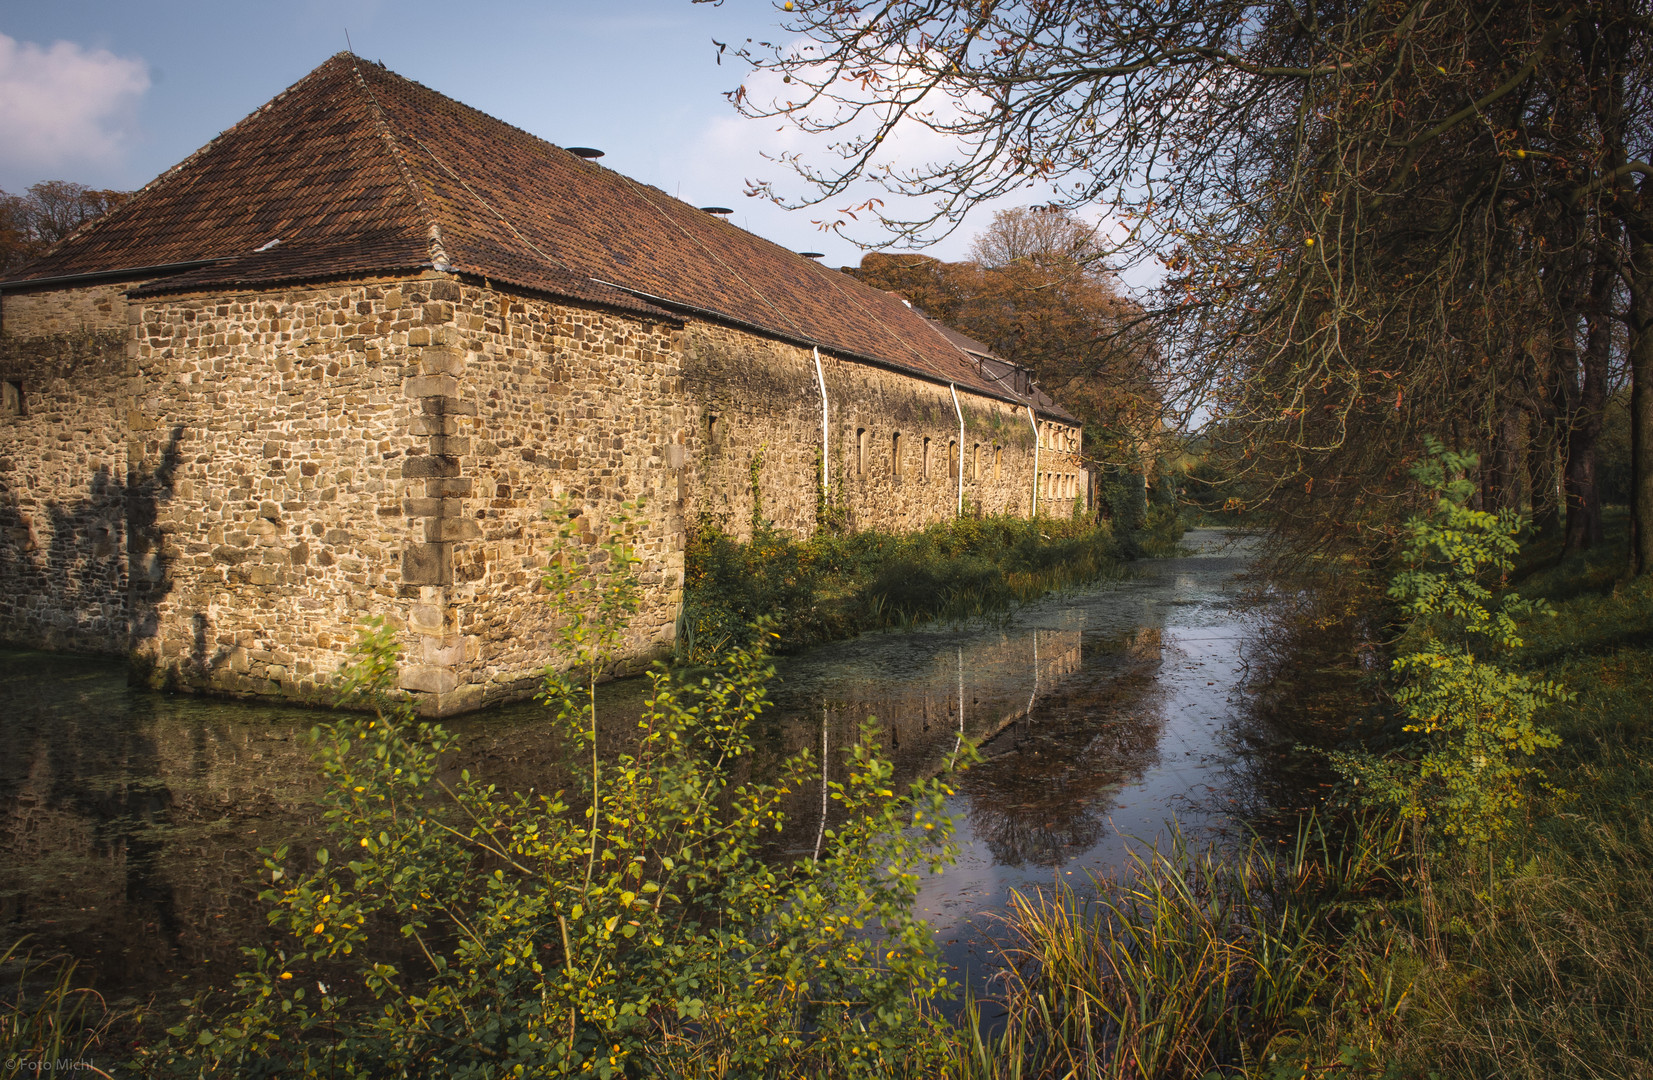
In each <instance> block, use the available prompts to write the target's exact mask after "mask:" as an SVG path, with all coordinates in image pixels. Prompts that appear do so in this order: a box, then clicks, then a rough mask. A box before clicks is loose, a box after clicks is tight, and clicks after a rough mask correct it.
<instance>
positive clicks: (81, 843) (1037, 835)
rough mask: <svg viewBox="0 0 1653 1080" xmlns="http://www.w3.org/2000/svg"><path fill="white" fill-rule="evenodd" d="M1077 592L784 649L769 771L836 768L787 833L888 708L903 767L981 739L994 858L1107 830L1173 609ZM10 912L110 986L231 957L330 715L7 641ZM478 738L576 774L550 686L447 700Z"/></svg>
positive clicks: (942, 760)
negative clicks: (1136, 624) (474, 707)
mask: <svg viewBox="0 0 1653 1080" xmlns="http://www.w3.org/2000/svg"><path fill="white" fill-rule="evenodd" d="M1084 625H1085V622H1084V615H1083V613H1082V612H1067V613H1066V614H1063V613H1061V612H1054V613H1047V614H1046V616H1045V618H1044V621H1043V624H1042V625H1040V626H1039V627H1037V628H1020V629H1014V630H1003V631H1000V630H992V631H984V630H981V629H975V630H971V631H961V632H957V633H947V632H943V631H935V632H930V633H927V634H918V635H899V636H898V635H869V636H868V637H865V638H862V639H859V640H857V641H853V642H845V643H842V644H841V645H838V646H833V647H831V648H829V649H825V650H817V651H816V652H814V653H811V654H808V655H806V656H803V657H798V658H794V659H791V660H786V661H783V662H782V663H781V664H780V677H779V679H778V680H777V683H776V685H775V687H774V707H773V708H772V709H771V711H770V712H769V713H767V714H765V717H764V719H763V722H762V724H761V726H760V730H759V731H757V732H756V733H755V739H756V742H757V749H758V753H757V754H756V755H755V760H754V762H753V764H752V766H751V772H752V775H754V776H759V777H761V776H764V775H766V774H767V775H773V770H774V769H775V767H776V766H777V765H778V764H779V762H780V761H782V760H784V759H785V758H786V757H788V756H790V755H793V754H796V753H798V752H800V751H805V750H807V751H809V752H811V753H812V754H813V755H818V758H819V759H820V760H825V761H826V763H827V769H826V776H825V777H824V778H823V781H822V786H819V787H817V786H815V785H811V787H810V789H809V790H807V791H800V792H797V793H795V794H793V795H791V796H789V803H788V806H787V813H788V821H789V823H788V825H787V827H786V829H785V831H784V832H783V833H782V834H781V835H780V837H779V838H778V843H777V848H776V853H777V855H781V856H797V855H812V854H817V853H818V852H819V851H820V849H821V846H822V844H823V842H824V839H825V830H827V829H829V828H831V827H832V826H833V812H834V809H835V808H836V806H837V804H836V803H833V802H832V801H831V800H830V798H829V797H828V795H829V793H828V791H827V790H826V788H825V786H824V785H825V780H826V779H828V778H830V779H833V780H842V779H843V773H844V752H845V750H846V748H847V747H849V746H850V745H851V743H852V742H853V740H854V739H855V738H856V736H857V734H858V730H859V726H860V724H861V722H862V720H863V719H864V718H866V717H869V716H870V717H876V718H877V720H878V723H879V726H880V731H881V733H882V734H881V737H882V739H883V742H884V745H885V749H886V752H887V753H889V754H890V756H891V757H892V759H893V760H894V762H895V764H896V770H897V777H896V778H897V780H898V781H899V782H903V783H905V782H907V781H911V780H913V779H916V778H919V777H924V776H931V775H935V774H936V773H938V772H940V771H942V770H943V769H945V768H946V767H947V766H948V764H949V763H950V762H951V761H952V760H953V758H954V757H955V756H956V754H957V753H958V750H959V747H960V744H961V741H962V740H963V739H966V738H968V739H970V740H973V741H976V742H978V743H980V744H981V745H982V747H983V750H982V754H983V760H982V761H981V762H980V763H979V764H977V765H976V766H975V767H973V768H972V769H971V770H969V771H968V772H967V773H965V774H964V775H963V776H962V777H961V778H960V780H959V782H958V783H956V784H955V786H956V787H957V789H958V791H959V795H960V799H961V800H962V802H963V804H964V806H965V807H966V814H967V817H968V827H969V829H970V830H972V831H973V832H974V834H975V835H976V836H977V838H978V839H980V840H983V841H985V843H986V845H987V846H988V848H989V849H990V850H991V852H992V857H993V859H994V861H995V862H997V863H1000V864H1003V865H1006V866H1053V865H1056V864H1057V863H1058V862H1059V861H1060V860H1061V859H1062V858H1063V857H1064V853H1066V852H1071V851H1072V850H1073V849H1075V848H1082V847H1086V846H1088V845H1091V844H1094V843H1095V842H1097V840H1098V839H1099V838H1100V836H1101V835H1102V833H1103V832H1104V830H1105V829H1106V828H1107V824H1106V821H1105V818H1104V817H1103V814H1104V813H1105V809H1104V808H1103V803H1104V802H1105V800H1101V799H1100V798H1099V796H1100V795H1102V794H1105V793H1106V792H1107V791H1108V790H1109V789H1110V788H1114V787H1117V786H1119V785H1120V784H1122V783H1125V782H1128V781H1129V780H1130V778H1131V777H1133V776H1135V775H1138V774H1140V772H1141V771H1142V769H1143V768H1145V767H1146V765H1148V764H1149V763H1151V762H1152V761H1153V759H1154V755H1155V752H1156V751H1155V733H1156V727H1155V720H1154V717H1155V715H1156V710H1155V708H1154V706H1153V700H1152V699H1153V697H1154V694H1155V692H1156V691H1155V687H1156V681H1155V678H1154V672H1155V669H1156V667H1157V666H1158V664H1159V661H1160V653H1161V644H1160V631H1159V630H1158V629H1139V630H1135V631H1132V632H1129V633H1117V634H1113V635H1112V636H1103V635H1099V634H1097V633H1094V632H1090V633H1086V632H1084ZM642 690H643V688H642V687H641V686H640V685H638V684H636V683H633V684H631V685H629V686H627V685H620V684H617V685H616V686H614V687H611V688H609V689H608V692H607V694H606V700H605V701H604V704H603V710H604V716H605V717H606V720H605V723H606V724H609V725H613V728H614V730H626V729H629V728H630V725H629V723H628V722H627V720H626V717H627V716H635V715H636V709H637V708H638V707H639V703H640V700H641V697H642ZM0 694H3V695H4V699H5V700H6V702H7V708H6V710H4V712H5V714H6V715H5V716H4V717H3V718H0V739H4V741H5V743H6V745H7V746H8V752H7V753H5V754H4V755H0V935H4V936H5V937H7V938H9V939H15V938H17V937H19V936H22V935H24V934H28V935H31V936H32V938H33V940H34V942H35V943H36V945H37V946H38V947H39V948H40V949H41V950H42V951H44V952H53V951H59V950H62V951H68V952H71V953H72V954H74V955H75V956H76V957H77V958H79V959H80V960H81V961H82V964H83V969H82V970H83V973H84V974H86V975H88V976H90V977H91V978H92V979H93V980H94V982H95V983H96V984H97V985H99V986H100V987H102V988H104V989H106V990H108V991H112V992H115V993H117V994H118V993H134V994H142V993H145V992H149V991H154V990H157V989H160V988H162V987H164V986H168V985H170V984H172V983H173V981H174V980H175V979H177V978H178V977H179V976H180V975H181V974H184V973H186V972H193V973H196V977H197V978H199V977H201V976H206V977H209V978H222V977H223V976H225V975H227V974H228V973H229V972H231V971H233V970H235V969H236V968H237V967H238V966H239V964H240V954H239V950H240V948H241V947H242V946H243V945H245V944H247V943H248V942H250V941H253V940H256V939H258V938H260V937H261V936H262V935H263V933H264V929H265V920H264V912H263V908H262V905H261V904H260V903H259V902H258V899H257V892H258V886H257V884H256V881H255V878H256V876H257V874H258V873H259V871H260V869H261V859H260V856H259V854H258V849H259V848H260V847H273V846H276V845H279V844H284V843H285V844H291V845H292V846H293V848H294V850H295V853H297V854H299V855H300V856H301V857H303V856H304V854H305V853H307V852H308V851H309V850H310V849H311V848H313V847H314V846H315V845H316V844H317V843H318V838H319V837H320V835H321V831H322V829H321V813H320V809H319V808H318V805H317V799H318V796H319V795H320V794H321V784H320V779H319V775H318V770H317V769H316V767H315V764H314V761H313V759H312V757H311V750H310V741H309V738H308V733H309V731H310V729H311V728H312V727H313V726H314V725H315V724H317V723H318V722H325V720H326V715H325V714H320V713H316V712H311V711H305V710H298V709H282V708H278V707H272V706H268V705H245V704H233V703H225V702H218V701H212V700H207V699H200V698H187V697H185V698H177V697H165V696H162V695H156V694H148V693H140V692H136V691H132V690H129V689H128V688H127V687H126V686H125V677H124V672H123V671H122V669H121V668H120V667H119V666H117V665H102V666H100V665H99V664H98V663H96V662H90V661H86V660H84V659H80V658H71V657H43V656H40V655H38V654H18V653H11V654H0ZM449 726H450V727H451V728H452V729H453V730H454V731H455V733H456V734H458V735H459V736H460V739H461V743H462V746H463V751H462V755H461V757H462V760H456V761H454V762H452V763H450V766H449V767H450V768H451V769H452V770H453V771H455V772H457V770H458V769H459V768H460V767H462V766H463V767H467V768H470V769H471V770H472V771H473V772H475V773H477V774H478V775H480V776H482V777H484V778H485V779H487V780H488V781H489V782H492V783H497V784H499V785H500V786H501V787H502V788H505V789H511V788H515V789H518V790H526V789H528V788H536V789H538V790H541V791H549V790H558V789H562V788H565V787H566V786H567V781H568V779H569V776H570V774H569V773H568V771H567V770H566V769H565V768H564V764H563V758H562V750H561V748H560V746H559V745H558V740H556V739H555V738H554V737H551V736H550V735H549V734H548V730H547V724H546V713H545V712H544V710H543V709H540V708H538V707H534V706H523V707H517V708H514V709H506V710H498V711H495V712H493V713H490V714H487V715H485V716H482V717H477V718H470V719H462V720H459V721H454V722H451V723H450V724H449Z"/></svg>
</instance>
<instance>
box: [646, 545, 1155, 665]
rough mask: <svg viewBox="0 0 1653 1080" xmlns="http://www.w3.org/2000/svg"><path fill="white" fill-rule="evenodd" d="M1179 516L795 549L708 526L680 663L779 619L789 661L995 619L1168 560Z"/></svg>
mask: <svg viewBox="0 0 1653 1080" xmlns="http://www.w3.org/2000/svg"><path fill="white" fill-rule="evenodd" d="M1181 533H1182V528H1181V525H1180V522H1179V521H1178V520H1177V518H1176V516H1175V515H1174V514H1164V515H1159V516H1157V517H1153V516H1151V517H1150V518H1149V520H1148V522H1147V523H1146V525H1145V527H1144V528H1143V529H1140V530H1130V531H1121V530H1117V529H1116V528H1115V527H1114V526H1113V525H1111V524H1109V523H1102V524H1097V523H1094V522H1089V521H1077V520H1060V519H1053V518H1041V519H1039V520H1037V521H1028V520H1026V519H1024V518H1013V517H983V518H975V517H965V518H959V519H957V520H953V521H946V522H940V523H937V524H935V525H931V526H930V527H928V528H926V529H924V530H922V531H920V532H914V533H899V534H897V533H882V532H874V531H866V532H853V533H842V534H839V533H832V532H828V531H825V530H822V531H820V532H818V533H817V534H816V535H815V536H813V537H811V538H810V539H808V540H797V539H794V538H793V537H791V536H790V535H787V534H785V533H781V532H777V531H775V530H773V529H759V530H758V532H757V534H756V535H755V536H754V537H753V538H752V540H751V541H749V542H746V543H741V542H739V541H736V540H734V539H733V538H731V537H730V536H729V535H728V534H726V533H724V532H722V531H721V530H719V529H718V528H717V527H716V526H715V525H714V524H711V523H709V522H703V523H702V524H701V525H700V527H699V528H698V529H697V530H696V532H695V534H694V536H693V537H692V539H691V541H690V544H689V550H688V554H687V559H686V570H685V591H686V596H685V600H684V608H683V616H682V620H683V621H682V624H681V626H680V627H679V634H678V641H679V650H680V652H679V657H680V659H682V660H687V661H699V660H704V659H707V658H709V657H710V656H713V655H715V654H716V653H717V652H719V651H720V650H723V649H726V648H728V647H729V646H731V645H738V644H742V643H744V642H745V641H746V639H747V635H748V634H749V631H750V627H751V625H752V622H753V620H754V619H756V618H757V617H758V616H760V615H765V616H768V617H770V618H772V619H773V620H775V623H776V626H775V632H776V633H778V634H779V635H780V639H779V643H778V648H779V649H780V650H782V651H786V650H790V649H797V648H802V647H804V646H807V645H812V644H815V643H818V642H822V641H832V640H836V639H839V638H846V637H853V636H855V635H856V634H859V633H862V632H864V631H867V630H876V629H881V628H884V627H892V626H893V627H910V626H913V625H916V624H919V623H923V622H928V621H931V620H943V621H948V620H965V619H972V618H983V617H992V616H995V615H1000V614H1003V613H1005V612H1008V611H1010V610H1012V609H1013V608H1015V607H1016V606H1017V605H1019V604H1022V603H1026V602H1027V601H1029V600H1034V599H1037V598H1038V597H1040V596H1043V595H1044V594H1046V593H1047V592H1050V591H1052V590H1054V589H1059V588H1063V587H1066V586H1071V585H1078V584H1082V583H1085V582H1088V581H1094V580H1097V579H1099V578H1105V577H1108V576H1111V575H1118V574H1120V573H1122V572H1123V566H1124V564H1125V563H1126V562H1127V561H1128V560H1130V559H1132V558H1136V557H1138V556H1140V555H1145V554H1146V555H1158V554H1169V553H1170V552H1172V551H1174V550H1175V548H1176V541H1177V538H1178V537H1180V536H1181Z"/></svg>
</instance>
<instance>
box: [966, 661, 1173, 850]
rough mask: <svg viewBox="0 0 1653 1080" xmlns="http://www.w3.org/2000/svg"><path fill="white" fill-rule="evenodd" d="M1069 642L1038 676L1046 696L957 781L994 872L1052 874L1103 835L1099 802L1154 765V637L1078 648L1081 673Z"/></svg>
mask: <svg viewBox="0 0 1653 1080" xmlns="http://www.w3.org/2000/svg"><path fill="white" fill-rule="evenodd" d="M1073 638H1074V640H1073V641H1072V645H1071V649H1070V650H1068V651H1066V652H1064V653H1062V654H1058V656H1057V657H1055V658H1053V660H1054V662H1053V663H1052V664H1051V666H1050V667H1048V668H1044V669H1043V671H1042V672H1041V674H1042V676H1043V678H1042V680H1041V681H1042V682H1043V683H1044V684H1045V685H1046V686H1049V687H1051V689H1050V690H1049V691H1048V692H1047V693H1046V695H1045V696H1043V697H1042V700H1040V701H1039V702H1038V703H1037V704H1036V706H1035V708H1034V709H1032V710H1030V713H1029V715H1028V717H1026V718H1024V719H1022V720H1020V721H1018V722H1017V723H1015V724H1014V725H1012V726H1011V727H1009V728H1008V729H1006V730H1005V731H1004V732H1002V733H1001V734H999V735H998V736H997V737H996V738H994V739H993V740H992V741H990V742H989V743H988V744H987V745H986V747H984V749H983V754H984V758H985V760H983V761H982V762H981V763H980V764H978V765H977V766H976V767H975V768H973V769H971V770H970V771H969V772H967V773H966V774H965V775H964V776H963V777H962V779H961V781H960V785H959V787H960V790H961V791H962V792H963V793H964V794H965V795H966V796H967V797H968V799H969V811H968V813H969V820H970V826H971V829H972V831H973V832H974V833H975V835H976V836H977V838H979V839H981V840H982V841H983V842H984V843H986V844H987V847H988V850H989V851H990V852H991V853H992V855H993V860H994V862H996V863H998V864H999V865H1001V866H1014V867H1025V866H1029V865H1032V866H1050V867H1054V866H1059V865H1061V864H1063V863H1065V862H1066V861H1067V860H1068V859H1069V858H1071V857H1072V856H1073V854H1074V853H1075V852H1076V851H1083V850H1085V849H1088V848H1090V847H1093V846H1095V845H1096V844H1097V843H1098V842H1099V841H1100V840H1101V839H1102V837H1103V836H1104V835H1105V834H1106V833H1107V832H1108V831H1109V825H1108V821H1107V818H1106V810H1107V802H1106V800H1104V799H1102V798H1101V796H1102V795H1103V794H1104V793H1105V792H1109V791H1113V790H1117V789H1118V788H1120V787H1122V786H1124V785H1126V784H1129V783H1132V782H1133V781H1135V780H1136V779H1138V778H1139V777H1140V776H1141V775H1142V773H1143V772H1144V770H1146V769H1147V768H1148V767H1149V766H1150V765H1152V764H1153V763H1154V762H1155V761H1156V760H1158V756H1159V730H1160V724H1161V718H1160V715H1159V708H1158V704H1157V701H1156V699H1157V698H1158V697H1159V696H1160V693H1159V682H1158V680H1157V679H1156V678H1155V673H1156V669H1157V668H1158V665H1159V661H1160V653H1161V641H1160V631H1159V630H1158V629H1157V628H1145V629H1142V630H1138V631H1136V632H1134V633H1131V634H1122V635H1116V636H1114V637H1111V638H1108V639H1103V640H1101V641H1096V640H1091V641H1086V642H1085V644H1084V651H1085V652H1086V653H1087V654H1090V655H1087V656H1085V657H1084V658H1083V659H1084V664H1083V666H1082V665H1081V664H1080V662H1079V661H1080V656H1079V651H1080V645H1079V641H1078V640H1077V638H1078V635H1077V634H1075V635H1073ZM1063 643H1064V644H1066V641H1064V642H1063Z"/></svg>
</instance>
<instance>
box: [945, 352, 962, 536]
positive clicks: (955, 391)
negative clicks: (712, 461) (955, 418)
mask: <svg viewBox="0 0 1653 1080" xmlns="http://www.w3.org/2000/svg"><path fill="white" fill-rule="evenodd" d="M947 389H949V390H951V391H952V392H953V411H954V412H956V413H958V414H959V457H958V466H959V508H958V514H957V516H958V517H963V516H964V409H963V408H962V407H960V405H959V391H958V387H956V386H954V385H953V384H952V383H948V384H947Z"/></svg>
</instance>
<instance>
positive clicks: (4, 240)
mask: <svg viewBox="0 0 1653 1080" xmlns="http://www.w3.org/2000/svg"><path fill="white" fill-rule="evenodd" d="M129 195H130V193H129V192H125V191H105V190H99V189H96V188H90V187H87V186H86V185H85V184H76V183H71V182H70V181H67V180H43V181H41V182H40V183H38V184H33V185H31V186H30V187H29V190H28V191H27V192H26V193H25V194H22V195H8V194H6V193H5V192H4V191H0V273H4V272H6V271H10V270H15V269H16V268H17V267H19V266H22V265H23V264H24V263H27V262H29V261H30V260H32V259H34V258H36V257H37V256H39V255H40V254H42V253H43V252H44V251H45V250H46V249H47V248H49V247H51V246H52V245H53V244H55V243H57V242H58V241H59V240H62V239H63V238H64V237H66V236H68V235H69V234H70V233H72V232H74V231H75V230H76V229H78V228H80V227H81V226H82V225H84V224H86V223H87V222H89V221H92V220H94V219H96V218H99V217H102V216H103V215H104V214H106V213H108V212H109V211H110V210H113V209H114V208H115V207H117V206H119V205H120V204H121V203H123V202H125V201H126V199H127V198H128V197H129Z"/></svg>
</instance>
